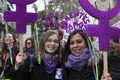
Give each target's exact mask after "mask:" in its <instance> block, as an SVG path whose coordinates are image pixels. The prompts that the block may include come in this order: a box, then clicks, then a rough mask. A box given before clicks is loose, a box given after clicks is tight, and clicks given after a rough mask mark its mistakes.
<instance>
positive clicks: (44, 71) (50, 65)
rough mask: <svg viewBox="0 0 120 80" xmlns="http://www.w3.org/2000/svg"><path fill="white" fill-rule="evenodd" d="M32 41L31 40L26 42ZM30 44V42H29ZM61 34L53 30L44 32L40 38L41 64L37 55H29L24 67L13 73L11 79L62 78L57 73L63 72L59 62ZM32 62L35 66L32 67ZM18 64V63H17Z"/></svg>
mask: <svg viewBox="0 0 120 80" xmlns="http://www.w3.org/2000/svg"><path fill="white" fill-rule="evenodd" d="M26 43H27V44H28V43H30V42H29V41H27V42H26ZM28 45H29V44H28ZM59 45H60V41H59V36H58V34H57V33H56V32H55V31H53V30H48V31H47V32H45V33H43V34H42V36H41V38H40V56H41V64H38V62H37V57H35V56H34V57H33V58H32V61H31V58H30V57H28V58H27V59H26V60H25V62H24V64H23V65H22V67H20V68H18V69H17V70H15V71H14V72H13V73H12V79H11V80H41V79H42V80H56V78H57V79H58V80H61V75H59V77H58V76H57V77H56V75H58V73H59V74H61V69H60V64H59ZM30 62H32V66H33V68H32V69H31V71H29V69H30ZM17 64H18V63H17Z"/></svg>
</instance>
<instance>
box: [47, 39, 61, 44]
mask: <svg viewBox="0 0 120 80" xmlns="http://www.w3.org/2000/svg"><path fill="white" fill-rule="evenodd" d="M46 42H49V43H52V42H54V43H59V40H51V39H48V40H46Z"/></svg>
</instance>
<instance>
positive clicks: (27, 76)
mask: <svg viewBox="0 0 120 80" xmlns="http://www.w3.org/2000/svg"><path fill="white" fill-rule="evenodd" d="M57 67H60V66H59V65H58V66H57ZM30 69H31V68H30V59H29V58H28V59H27V60H26V61H25V63H24V65H23V66H21V67H20V68H19V69H18V70H16V71H14V72H12V75H11V80H56V79H55V74H56V70H55V71H53V72H52V73H50V74H48V73H47V72H46V70H45V66H44V62H43V60H42V61H41V64H38V63H37V60H36V59H35V58H34V59H33V67H32V69H31V71H30Z"/></svg>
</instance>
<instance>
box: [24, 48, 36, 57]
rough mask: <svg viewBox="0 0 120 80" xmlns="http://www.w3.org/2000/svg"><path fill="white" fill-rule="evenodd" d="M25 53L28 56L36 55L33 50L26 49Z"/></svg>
mask: <svg viewBox="0 0 120 80" xmlns="http://www.w3.org/2000/svg"><path fill="white" fill-rule="evenodd" d="M24 53H25V55H26V56H30V55H34V54H35V53H34V51H33V50H32V49H26V50H25V51H24Z"/></svg>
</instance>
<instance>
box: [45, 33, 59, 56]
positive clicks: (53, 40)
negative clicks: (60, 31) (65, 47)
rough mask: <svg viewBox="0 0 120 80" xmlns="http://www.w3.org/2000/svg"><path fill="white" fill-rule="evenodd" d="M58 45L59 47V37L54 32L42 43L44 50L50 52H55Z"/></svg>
mask: <svg viewBox="0 0 120 80" xmlns="http://www.w3.org/2000/svg"><path fill="white" fill-rule="evenodd" d="M58 47H59V39H58V36H57V35H56V34H54V35H52V36H50V37H49V38H48V39H47V40H46V42H45V44H44V48H45V51H46V52H47V53H51V54H52V53H55V52H56V51H57V49H58Z"/></svg>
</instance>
